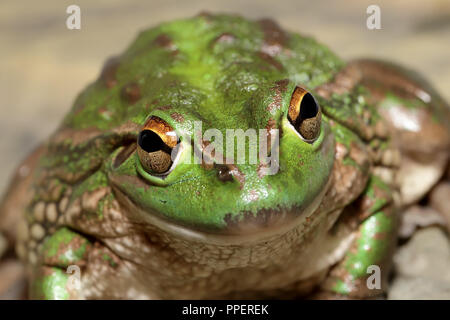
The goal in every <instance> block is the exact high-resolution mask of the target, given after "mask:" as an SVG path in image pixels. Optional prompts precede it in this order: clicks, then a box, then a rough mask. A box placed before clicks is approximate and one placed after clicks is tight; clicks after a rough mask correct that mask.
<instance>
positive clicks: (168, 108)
mask: <svg viewBox="0 0 450 320" xmlns="http://www.w3.org/2000/svg"><path fill="white" fill-rule="evenodd" d="M172 108H173V107H172V106H171V105H166V106H160V107H156V108H155V110H161V111H167V110H170V109H172Z"/></svg>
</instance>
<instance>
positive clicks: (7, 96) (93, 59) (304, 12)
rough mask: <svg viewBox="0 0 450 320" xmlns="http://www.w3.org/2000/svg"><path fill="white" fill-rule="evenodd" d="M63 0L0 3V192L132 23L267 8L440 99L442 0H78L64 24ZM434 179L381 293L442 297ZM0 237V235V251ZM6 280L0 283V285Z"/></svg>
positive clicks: (446, 76)
mask: <svg viewBox="0 0 450 320" xmlns="http://www.w3.org/2000/svg"><path fill="white" fill-rule="evenodd" d="M72 3H74V2H73V1H50V0H43V1H35V2H28V3H26V4H24V3H23V2H22V1H13V0H4V1H2V2H1V4H0V8H1V10H0V38H1V39H2V50H1V51H0V70H1V71H2V72H0V105H1V107H0V135H1V137H2V138H1V139H0V154H1V158H0V193H2V192H3V191H4V189H5V187H6V184H7V181H8V179H9V177H10V175H11V172H12V170H13V169H14V167H15V166H17V165H18V163H19V161H20V159H22V158H23V157H24V156H25V155H26V154H27V153H28V152H30V150H31V149H32V148H33V147H34V146H36V145H37V144H38V143H39V142H40V141H41V140H42V139H44V138H45V137H46V136H48V135H49V134H50V133H51V132H52V131H53V130H55V128H56V127H57V125H58V124H59V122H60V121H61V119H62V117H63V116H64V114H65V113H66V112H67V110H68V109H69V108H70V105H71V103H72V101H73V99H74V98H75V95H76V94H77V93H78V92H79V91H80V90H81V89H82V88H83V87H84V86H86V85H87V83H88V82H90V81H92V80H93V79H95V78H96V77H97V75H98V72H99V70H100V67H101V65H102V63H103V61H104V60H105V59H106V58H107V57H109V56H111V55H114V54H117V53H119V52H121V51H122V50H123V49H124V48H125V47H126V46H128V44H129V43H130V42H131V41H132V39H133V38H134V37H135V35H136V32H137V31H138V30H141V29H143V28H145V27H148V26H151V25H154V24H157V23H159V22H161V21H165V20H171V19H174V18H179V17H186V16H191V15H194V14H197V13H198V12H200V11H202V10H207V11H212V12H217V11H220V12H234V13H239V14H242V15H244V16H247V17H249V18H261V17H271V18H273V19H275V20H277V21H278V22H279V23H280V24H281V25H282V26H283V27H284V28H286V29H289V30H294V31H298V32H301V33H303V34H309V35H312V36H314V37H316V38H317V39H319V40H320V41H322V42H323V43H326V44H328V45H329V46H330V47H331V48H332V49H333V50H335V51H336V52H337V53H338V54H339V55H340V56H342V57H343V58H346V59H351V58H355V57H361V56H369V57H377V58H383V59H388V60H392V61H395V62H397V63H401V64H404V65H406V66H409V67H413V68H414V69H416V70H418V71H419V72H420V73H422V74H423V75H425V76H426V78H428V79H429V80H430V81H431V82H432V83H433V84H434V85H435V86H436V87H437V89H438V90H439V91H440V92H441V93H442V94H443V95H444V97H445V98H446V99H447V100H448V101H450V91H449V90H448V88H449V87H450V61H449V59H448V52H449V51H450V41H448V40H449V39H450V2H449V1H448V0H431V1H420V0H398V1H395V2H394V1H387V0H379V1H366V0H358V1H357V0H346V1H333V2H330V1H319V0H317V1H313V2H311V1H306V0H278V1H275V2H274V1H269V0H252V1H242V0H229V1H210V0H193V1H175V0H152V1H138V0H130V1H118V0H108V1H106V0H104V1H95V3H94V2H93V1H88V0H78V1H76V4H77V5H79V6H80V7H81V14H82V26H81V27H82V29H81V30H79V31H69V30H67V28H66V27H65V19H66V17H67V14H66V13H65V11H66V8H67V6H68V5H70V4H72ZM370 4H377V5H379V6H380V8H381V19H382V22H381V23H382V29H381V30H368V29H367V28H366V18H367V14H366V8H367V6H368V5H370ZM440 188H441V189H439V190H436V192H435V195H434V196H433V197H434V198H432V199H430V207H429V208H427V209H424V208H421V207H416V208H413V209H411V211H409V212H408V213H407V214H406V215H405V221H404V224H403V228H402V236H403V238H402V239H400V243H401V246H400V247H399V250H398V252H397V254H396V256H395V270H396V273H395V276H394V278H393V282H392V286H391V289H390V291H389V295H388V297H389V298H390V299H408V298H423V299H426V298H440V299H450V273H449V272H450V250H449V249H450V247H449V240H448V238H447V235H446V233H445V232H444V231H443V230H444V228H443V227H439V226H442V225H443V224H444V223H445V221H447V223H448V222H450V218H449V217H448V216H447V218H441V217H438V216H437V215H436V214H435V211H441V212H444V213H447V214H450V208H448V204H449V200H448V199H450V194H449V185H448V184H447V185H444V186H443V187H440ZM445 206H447V207H445ZM431 208H432V209H431ZM423 212H425V214H424V213H423ZM3 243H4V242H3V240H2V239H1V238H0V255H1V251H2V250H3V246H4V244H3ZM20 268H21V267H20V266H18V265H17V264H15V263H13V262H11V263H9V264H7V265H6V266H5V267H4V268H3V269H2V270H0V272H2V274H3V275H5V274H8V277H2V279H9V280H8V281H13V280H14V279H16V278H17V276H18V274H20V272H21V269H20ZM6 285H8V283H6V282H5V281H3V282H1V283H0V292H1V291H2V290H1V289H2V287H4V286H6ZM19 287H20V286H19ZM13 295H14V293H10V296H13Z"/></svg>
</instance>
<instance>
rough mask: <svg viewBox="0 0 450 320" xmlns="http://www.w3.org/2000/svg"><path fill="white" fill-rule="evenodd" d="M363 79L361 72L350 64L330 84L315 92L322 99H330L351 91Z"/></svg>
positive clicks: (320, 87)
mask: <svg viewBox="0 0 450 320" xmlns="http://www.w3.org/2000/svg"><path fill="white" fill-rule="evenodd" d="M361 77H362V74H361V72H360V70H358V68H357V67H356V66H354V65H351V64H349V65H347V66H346V67H345V68H344V69H342V70H341V71H339V72H338V73H337V74H336V75H335V76H334V78H333V79H332V80H331V81H330V82H327V83H324V84H322V85H320V86H318V87H317V88H315V91H316V92H317V94H319V95H320V96H321V97H323V98H325V99H329V98H330V97H331V95H332V94H339V95H341V94H344V93H347V92H349V91H351V90H352V89H353V88H354V87H355V86H356V85H357V84H358V83H359V82H360V81H361Z"/></svg>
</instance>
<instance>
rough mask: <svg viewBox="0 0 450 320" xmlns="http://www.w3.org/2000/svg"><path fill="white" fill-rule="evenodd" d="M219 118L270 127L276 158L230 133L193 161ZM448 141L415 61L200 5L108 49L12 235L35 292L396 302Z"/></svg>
mask: <svg viewBox="0 0 450 320" xmlns="http://www.w3.org/2000/svg"><path fill="white" fill-rule="evenodd" d="M196 123H197V124H198V123H201V126H200V127H199V126H198V125H197V128H201V129H199V130H196V129H195V128H196V125H195V124H196ZM208 129H216V130H218V131H219V132H221V133H223V138H224V140H225V137H226V136H227V135H226V131H227V129H235V130H237V129H242V130H243V131H244V132H246V131H247V130H248V129H254V130H256V132H259V131H260V130H261V129H262V130H265V131H266V132H267V135H268V136H270V137H269V138H270V139H269V140H268V141H270V143H268V144H267V145H268V149H269V152H268V154H270V153H271V152H272V153H273V152H277V154H278V157H277V159H276V161H275V160H274V161H275V162H276V166H275V167H276V168H275V169H274V170H272V169H270V170H267V169H268V167H269V166H272V165H273V164H269V163H267V162H265V161H261V159H259V158H258V159H257V161H256V163H251V162H250V161H249V154H250V150H249V149H251V148H254V147H255V145H251V144H250V143H246V148H247V150H244V151H242V150H238V148H237V143H236V144H235V146H236V149H235V150H231V151H232V152H231V153H230V152H229V151H230V150H226V149H227V148H226V145H227V143H225V141H224V150H223V153H222V154H221V153H220V152H213V153H212V158H210V159H209V161H208V163H207V161H205V160H204V159H203V160H202V161H201V162H200V163H195V162H194V161H188V160H189V158H191V157H193V155H194V154H195V153H196V152H197V153H198V152H200V153H201V152H202V150H203V149H205V148H207V147H208V145H209V144H210V143H211V141H207V140H208V139H206V138H207V137H206V136H205V135H203V134H204V133H205V131H206V130H208ZM272 129H276V130H272ZM277 130H278V131H277ZM273 132H278V135H277V136H276V138H277V139H278V146H277V148H276V150H273V149H271V146H272V144H271V143H272V142H273V140H274V139H272V138H273V137H272V136H271V133H273ZM196 136H197V137H200V139H194V138H195V137H196ZM247 138H249V137H248V136H247ZM271 140H272V141H271ZM246 141H247V142H248V141H249V139H247V140H246ZM449 147H450V111H449V108H448V106H447V105H446V103H445V102H444V101H443V99H442V98H440V96H439V95H438V94H437V93H436V92H435V91H434V90H433V89H432V88H431V87H430V86H429V85H428V84H427V82H426V81H424V80H422V79H421V78H420V77H418V76H417V75H416V74H415V73H413V72H411V71H409V70H406V69H404V68H401V67H398V66H396V65H393V64H390V63H386V62H381V61H376V60H357V61H351V62H349V63H346V62H344V61H342V60H341V59H340V58H339V57H337V56H336V55H335V54H334V53H333V52H331V51H330V50H329V49H327V48H326V47H325V46H323V45H321V44H319V43H318V42H316V41H315V40H313V39H311V38H308V37H305V36H301V35H299V34H296V33H290V32H286V31H284V30H282V29H281V28H280V27H279V26H278V25H277V24H276V23H274V22H273V21H271V20H268V19H263V20H259V21H249V20H246V19H244V18H241V17H238V16H230V15H212V14H200V15H198V16H196V17H194V18H190V19H185V20H178V21H174V22H169V23H163V24H161V25H159V26H158V27H155V28H152V29H148V30H146V31H143V32H141V33H140V34H139V36H138V37H137V39H136V40H135V41H134V42H133V43H132V44H131V46H130V47H129V48H128V49H127V50H126V51H125V52H124V53H123V54H121V55H120V56H117V57H115V58H112V59H110V60H108V61H107V62H106V64H105V66H104V67H103V70H102V71H101V72H100V75H99V77H98V79H97V80H96V81H95V82H94V83H92V84H91V85H89V86H88V87H87V88H86V89H85V90H84V91H83V92H82V93H81V94H80V95H79V96H78V97H77V99H76V101H75V102H74V105H73V107H72V109H71V111H70V112H69V114H68V115H67V116H66V117H65V119H64V121H63V123H62V124H61V126H60V127H59V129H58V130H57V131H56V132H55V133H54V134H53V135H52V136H51V137H50V138H49V139H48V140H47V141H46V142H45V143H44V144H43V145H42V146H40V147H39V148H37V149H36V150H35V152H33V153H32V154H31V155H30V156H29V157H28V158H27V159H26V160H25V161H24V162H23V164H22V165H21V166H20V167H19V169H18V171H17V174H16V175H15V177H14V179H13V182H12V185H11V186H10V188H9V190H8V192H7V193H6V197H5V199H4V201H3V203H2V206H1V208H0V210H1V219H0V224H1V230H2V233H3V234H4V235H5V236H6V238H7V239H8V241H9V243H10V245H11V246H15V250H16V253H17V255H18V257H19V258H20V259H21V260H22V261H23V263H24V264H25V265H26V270H27V277H28V280H29V289H28V294H29V296H30V298H37V299H41V298H43V299H102V298H112V299H116V298H117V299H120V298H123V299H185V298H187V299H205V298H208V299H209V298H278V297H280V298H287V297H319V298H320V297H332V298H333V297H336V298H373V297H383V294H384V292H385V291H386V289H387V278H388V275H389V265H390V260H391V258H392V252H393V251H394V249H395V243H396V230H397V229H396V226H397V225H398V221H399V219H398V217H399V214H400V213H401V212H402V210H404V208H406V207H407V206H410V205H411V204H414V203H418V202H419V201H420V199H422V198H423V197H424V196H426V195H427V193H428V192H429V191H430V189H431V188H432V187H433V186H434V185H436V184H437V183H438V182H439V181H440V179H441V178H442V177H443V175H444V173H445V171H446V170H447V166H448V159H449V150H450V148H449ZM228 149H229V148H228ZM225 152H227V154H233V153H235V154H236V155H237V154H238V153H242V152H244V153H245V154H246V155H247V157H244V161H243V162H241V163H233V162H231V163H230V161H222V160H223V157H224V154H225ZM272 167H273V166H272ZM377 279H378V280H379V281H378V280H377ZM78 280H79V281H78Z"/></svg>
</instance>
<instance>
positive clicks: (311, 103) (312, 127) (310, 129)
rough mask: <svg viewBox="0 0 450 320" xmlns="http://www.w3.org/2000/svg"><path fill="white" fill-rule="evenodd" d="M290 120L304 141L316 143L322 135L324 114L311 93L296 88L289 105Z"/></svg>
mask: <svg viewBox="0 0 450 320" xmlns="http://www.w3.org/2000/svg"><path fill="white" fill-rule="evenodd" d="M288 119H289V121H290V123H291V124H292V126H293V127H294V128H295V130H297V132H298V133H299V134H300V136H301V137H302V139H303V140H305V141H306V142H310V143H312V142H314V140H316V139H317V137H318V136H319V133H320V123H321V121H322V120H321V119H322V113H321V111H320V106H319V104H318V103H317V101H316V99H315V98H314V97H313V96H312V94H311V93H309V92H308V91H306V90H305V89H303V88H301V87H296V88H295V90H294V93H293V94H292V98H291V102H290V104H289V111H288Z"/></svg>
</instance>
